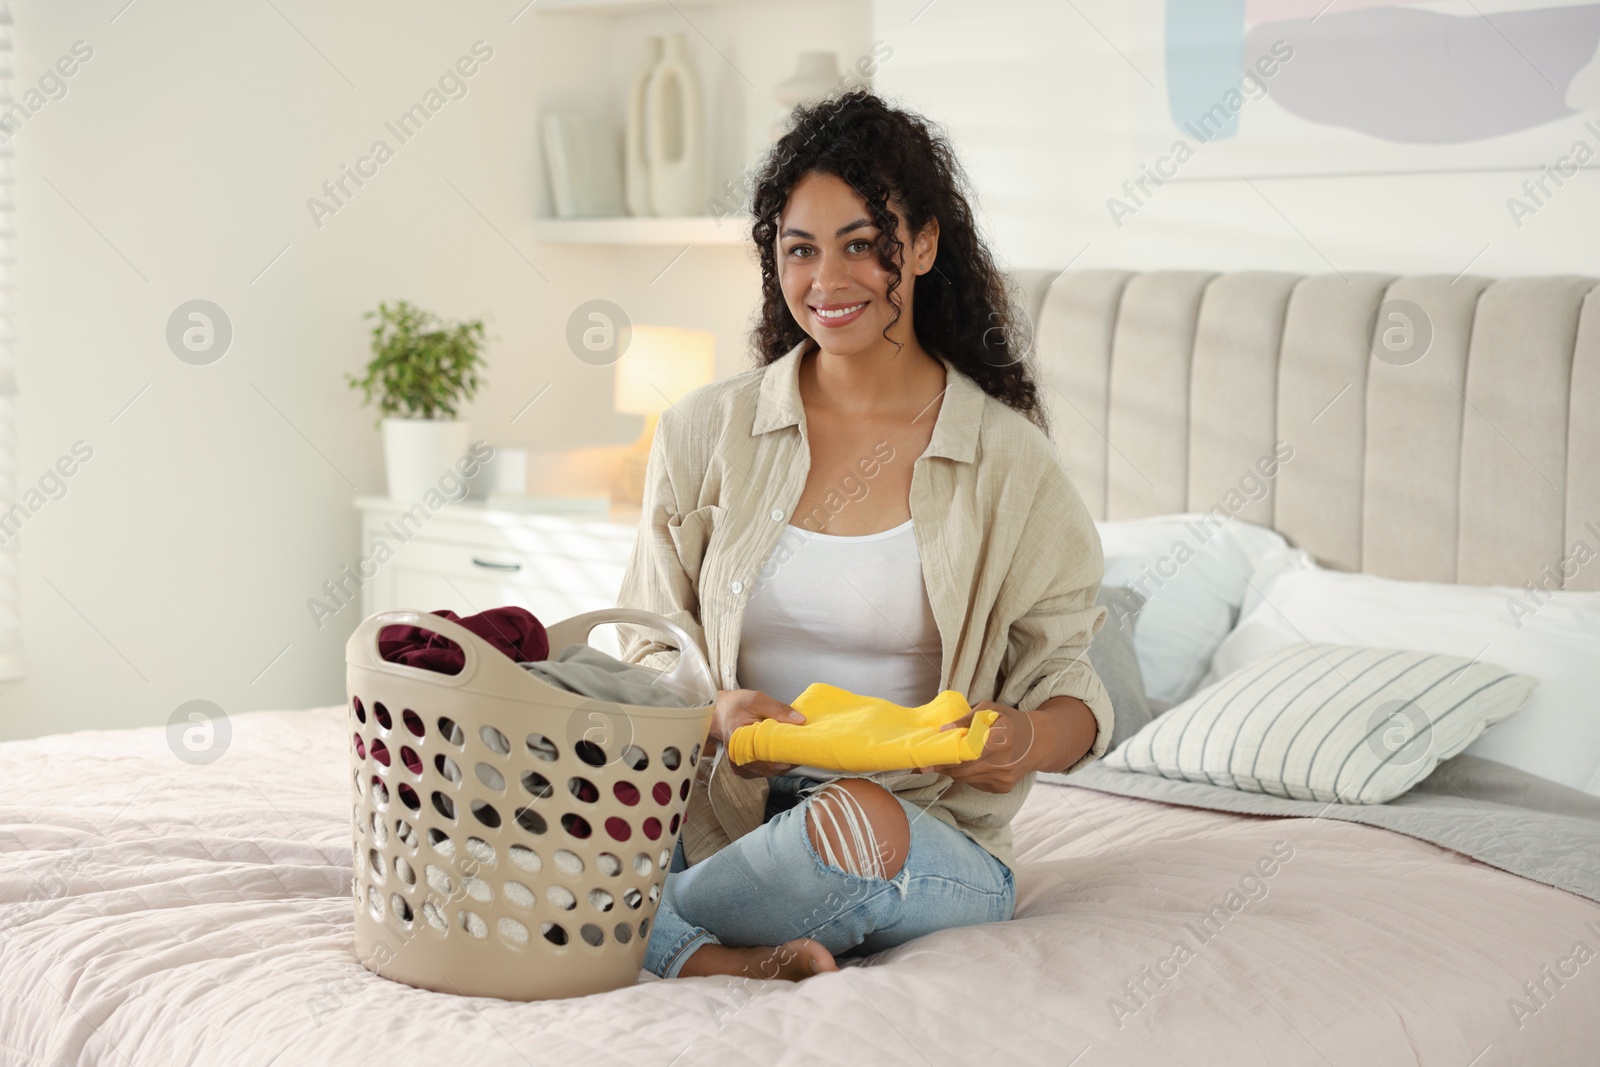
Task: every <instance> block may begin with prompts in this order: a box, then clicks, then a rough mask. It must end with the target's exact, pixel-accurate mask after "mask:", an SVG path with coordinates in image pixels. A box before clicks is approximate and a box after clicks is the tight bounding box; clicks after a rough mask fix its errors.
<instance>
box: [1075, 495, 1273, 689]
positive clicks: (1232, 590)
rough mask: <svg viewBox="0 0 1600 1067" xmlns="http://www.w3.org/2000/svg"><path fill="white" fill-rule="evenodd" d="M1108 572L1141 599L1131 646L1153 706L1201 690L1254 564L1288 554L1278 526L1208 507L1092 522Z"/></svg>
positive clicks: (1110, 581)
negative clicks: (1220, 515)
mask: <svg viewBox="0 0 1600 1067" xmlns="http://www.w3.org/2000/svg"><path fill="white" fill-rule="evenodd" d="M1095 528H1096V529H1098V530H1099V531H1100V547H1101V549H1102V551H1103V552H1104V554H1105V560H1106V573H1105V577H1104V578H1103V579H1101V584H1102V585H1126V586H1130V587H1132V588H1133V589H1135V590H1137V591H1138V592H1139V593H1141V594H1142V595H1143V596H1144V597H1145V606H1144V608H1143V609H1142V610H1141V611H1140V613H1139V625H1138V627H1137V628H1136V629H1135V630H1134V641H1133V643H1134V650H1135V651H1136V652H1137V653H1138V656H1139V670H1140V672H1141V673H1142V674H1143V675H1144V687H1145V694H1146V696H1148V697H1149V699H1150V702H1151V704H1152V706H1154V707H1169V706H1171V705H1173V704H1177V703H1178V702H1179V701H1182V700H1184V699H1186V698H1187V697H1188V696H1189V695H1190V694H1191V693H1193V692H1194V691H1195V690H1196V689H1198V688H1199V687H1200V679H1201V677H1202V676H1204V674H1205V673H1206V668H1207V667H1208V666H1210V664H1211V655H1212V653H1213V652H1215V651H1216V648H1217V645H1219V644H1220V643H1221V642H1222V639H1223V638H1224V637H1226V636H1227V635H1228V631H1229V630H1231V629H1233V625H1234V623H1235V622H1236V621H1237V620H1238V617H1239V609H1240V605H1241V604H1242V603H1243V600H1244V594H1245V589H1246V584H1245V583H1246V581H1247V580H1248V579H1249V577H1250V574H1251V572H1252V571H1253V570H1254V568H1255V567H1256V565H1257V564H1258V563H1261V562H1263V561H1264V560H1266V559H1268V558H1271V557H1273V556H1276V555H1279V554H1282V553H1285V552H1288V551H1290V548H1289V543H1288V542H1287V541H1285V540H1284V539H1283V537H1282V535H1280V534H1279V533H1278V532H1277V531H1275V530H1269V529H1267V528H1266V527H1265V526H1258V525H1256V524H1254V523H1249V522H1244V521H1242V520H1240V519H1228V520H1226V521H1224V520H1222V519H1219V518H1218V517H1217V516H1216V515H1214V514H1210V513H1206V512H1185V513H1183V514H1178V515H1158V516H1155V517H1153V518H1148V519H1133V520H1128V521H1119V522H1096V523H1095Z"/></svg>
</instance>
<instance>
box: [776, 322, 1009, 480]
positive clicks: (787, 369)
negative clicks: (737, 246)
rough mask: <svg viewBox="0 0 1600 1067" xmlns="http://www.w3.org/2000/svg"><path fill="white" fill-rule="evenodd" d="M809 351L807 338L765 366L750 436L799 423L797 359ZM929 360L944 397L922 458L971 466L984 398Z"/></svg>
mask: <svg viewBox="0 0 1600 1067" xmlns="http://www.w3.org/2000/svg"><path fill="white" fill-rule="evenodd" d="M814 345H815V342H814V341H813V340H812V339H811V338H809V337H807V338H805V339H803V340H801V342H800V343H799V344H797V345H795V346H794V347H793V348H791V349H790V350H789V351H788V352H787V353H785V354H784V355H782V356H779V357H778V358H777V359H775V360H773V361H772V362H771V363H769V364H768V365H767V369H766V373H765V374H763V375H762V377H761V392H760V395H759V397H758V398H757V400H756V417H755V422H754V423H753V424H752V426H751V430H750V432H751V433H752V434H763V433H767V432H768V431H770V430H777V429H781V428H782V427H785V426H798V425H800V423H801V422H802V421H803V420H804V418H805V406H804V405H803V404H802V403H801V402H800V359H801V357H802V356H803V355H804V354H805V353H806V352H807V351H809V350H810V349H811V348H812V347H813V346H814ZM933 356H934V358H935V359H937V360H938V361H939V362H940V363H943V364H944V368H945V392H944V401H943V402H942V403H941V404H940V405H939V416H938V418H937V419H936V420H935V421H934V424H933V436H932V438H931V439H930V440H929V442H928V449H927V451H926V452H924V453H923V455H925V456H944V457H946V458H948V459H953V460H957V461H959V462H961V463H971V462H972V461H973V460H974V459H975V458H976V457H977V453H978V427H979V424H980V423H981V421H982V415H983V404H984V401H985V399H987V397H988V394H987V393H985V392H984V391H983V387H982V386H980V385H979V384H978V383H977V382H975V381H973V380H972V379H971V378H969V377H968V376H967V375H965V374H963V373H962V372H961V371H959V370H957V369H956V367H955V366H954V365H953V364H952V363H951V362H950V361H949V360H947V359H945V358H944V357H943V356H941V355H939V354H938V353H933Z"/></svg>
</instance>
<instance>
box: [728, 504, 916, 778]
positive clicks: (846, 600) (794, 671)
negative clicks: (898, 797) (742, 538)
mask: <svg viewBox="0 0 1600 1067" xmlns="http://www.w3.org/2000/svg"><path fill="white" fill-rule="evenodd" d="M942 651H943V646H942V644H941V642H940V638H939V628H938V625H937V623H936V621H935V619H934V616H933V606H932V605H931V604H930V603H929V602H928V592H927V587H926V585H925V584H924V583H923V578H922V560H921V557H920V556H919V554H918V552H917V539H916V535H915V533H914V532H913V529H912V520H910V519H907V520H906V521H905V522H903V523H901V524H900V525H899V526H896V527H895V528H894V529H892V530H884V531H882V532H881V533H874V534H862V535H859V536H844V535H839V534H823V533H814V532H812V531H810V530H806V529H802V528H801V527H798V526H793V525H788V524H786V525H785V526H784V528H783V533H782V534H780V535H779V537H778V543H777V544H776V545H775V546H774V547H773V550H772V552H771V554H770V555H769V556H768V557H767V559H766V562H764V563H763V564H762V566H761V569H760V571H759V572H758V573H757V578H756V586H755V588H754V589H753V590H752V591H751V593H750V599H749V601H748V602H747V603H746V605H745V611H744V619H743V624H742V627H741V630H740V635H739V659H738V665H737V667H736V668H735V670H736V672H737V676H738V681H739V685H740V687H741V688H744V689H757V690H760V691H761V692H763V693H766V694H768V695H769V696H773V697H776V698H777V699H779V700H782V701H784V702H785V703H789V702H791V701H793V700H794V698H795V697H797V696H799V695H800V694H801V692H803V691H804V690H805V688H806V686H808V685H810V684H811V683H812V682H826V683H828V684H829V685H836V686H839V687H840V688H841V689H848V690H850V691H851V692H853V693H860V694H862V695H863V696H875V697H881V698H882V699H884V700H889V701H893V702H894V703H896V704H903V705H905V706H907V707H915V706H917V705H919V704H926V703H927V702H928V701H930V700H932V699H933V698H934V697H936V696H938V695H939V675H940V671H939V666H940V662H941V659H942ZM791 773H794V774H803V775H805V776H807V777H812V778H832V777H835V776H836V774H837V772H832V771H823V770H818V769H816V768H811V767H798V768H796V769H795V771H793V772H791Z"/></svg>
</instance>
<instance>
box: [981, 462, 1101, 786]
mask: <svg viewBox="0 0 1600 1067" xmlns="http://www.w3.org/2000/svg"><path fill="white" fill-rule="evenodd" d="M1104 575H1105V557H1104V554H1103V551H1102V549H1101V546H1100V535H1099V532H1098V531H1097V530H1096V529H1095V526H1094V520H1093V518H1092V517H1091V516H1090V515H1089V510H1088V508H1087V507H1085V506H1084V503H1083V501H1082V499H1081V498H1080V497H1079V496H1078V492H1077V490H1076V489H1075V488H1074V487H1073V486H1072V483H1071V482H1070V481H1069V480H1068V479H1067V476H1066V472H1065V471H1062V470H1060V469H1059V468H1056V469H1054V470H1053V471H1052V472H1051V475H1050V476H1049V477H1047V478H1046V479H1045V483H1044V485H1042V486H1041V488H1040V491H1039V493H1038V495H1037V496H1036V497H1035V502H1034V506H1033V508H1032V510H1031V511H1030V513H1029V516H1028V521H1027V525H1026V527H1025V528H1024V530H1023V532H1022V536H1021V539H1020V541H1019V543H1018V545H1017V552H1016V557H1015V559H1014V562H1013V565H1012V569H1011V572H1010V574H1008V576H1007V584H1008V585H1013V583H1014V588H1015V590H1016V594H1015V595H1016V598H1017V599H1016V602H1017V603H1024V604H1027V605H1028V606H1027V607H1026V608H1025V610H1023V611H1022V612H1021V614H1019V615H1018V616H1017V618H1016V619H1015V621H1013V622H1012V624H1011V629H1010V635H1009V638H1008V641H1007V645H1006V653H1005V657H1004V668H1003V674H1004V678H1005V682H1004V684H1003V686H1002V687H1001V690H1000V696H999V697H998V698H997V702H998V703H1001V704H1005V705H1007V706H1009V707H1014V708H1016V709H1017V710H1019V711H1025V712H1026V711H1033V710H1035V709H1036V708H1038V707H1039V705H1041V704H1043V703H1044V702H1045V701H1047V700H1049V699H1050V698H1051V697H1057V696H1069V697H1077V698H1078V699H1079V700H1081V701H1083V702H1084V703H1085V704H1087V705H1088V707H1089V711H1090V712H1091V713H1093V715H1094V719H1095V725H1096V731H1095V738H1094V744H1093V745H1092V746H1090V748H1089V751H1088V752H1087V753H1085V754H1084V756H1083V758H1081V759H1079V760H1078V761H1077V762H1076V763H1074V764H1073V765H1072V766H1071V767H1068V768H1067V770H1066V772H1065V773H1067V774H1071V773H1072V772H1073V771H1076V770H1078V769H1079V768H1080V767H1083V766H1084V765H1085V764H1087V763H1089V762H1091V761H1092V760H1096V759H1099V758H1100V757H1101V756H1103V755H1105V753H1106V749H1107V748H1109V747H1110V745H1111V732H1112V727H1113V725H1114V722H1115V718H1114V716H1115V712H1114V709H1113V708H1112V706H1111V695H1110V694H1109V693H1108V692H1107V691H1106V687H1105V685H1104V684H1103V683H1102V682H1101V681H1100V678H1099V676H1098V675H1096V674H1095V672H1094V668H1093V667H1092V666H1090V664H1089V643H1090V641H1092V640H1093V639H1094V635H1095V634H1096V633H1098V632H1099V630H1100V627H1101V626H1103V625H1104V624H1105V620H1106V616H1107V615H1108V614H1109V612H1108V609H1107V608H1106V607H1105V605H1103V604H1096V603H1095V597H1096V596H1097V595H1098V594H1099V592H1100V580H1101V578H1102V577H1104ZM1030 592H1031V595H1029V594H1030Z"/></svg>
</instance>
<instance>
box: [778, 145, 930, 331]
mask: <svg viewBox="0 0 1600 1067" xmlns="http://www.w3.org/2000/svg"><path fill="white" fill-rule="evenodd" d="M889 206H890V209H891V210H893V211H894V213H895V214H896V215H900V214H901V209H900V205H898V204H896V203H894V201H893V200H892V199H891V201H890V204H889ZM878 230H879V227H878V225H877V223H875V222H874V221H872V213H871V211H870V209H869V208H868V207H867V205H866V202H865V201H863V200H862V199H861V197H860V196H858V195H857V194H856V191H855V190H854V189H852V188H851V187H850V185H849V183H847V182H845V181H844V180H843V179H841V178H839V177H838V176H836V175H833V174H824V173H821V172H819V171H812V172H811V173H809V174H807V175H805V176H804V177H803V178H801V179H800V180H799V181H798V182H796V183H795V186H794V188H793V189H791V190H790V191H789V199H788V202H787V203H786V204H785V205H784V208H783V211H782V212H780V213H779V215H778V238H777V241H778V248H777V258H778V284H779V286H780V287H781V288H782V289H783V299H784V302H785V303H787V304H788V305H789V313H790V314H791V315H793V316H794V318H795V321H796V322H798V323H799V324H800V327H801V328H802V329H803V330H805V331H806V333H808V334H810V335H811V337H812V338H813V339H814V340H815V341H816V342H817V344H818V345H820V346H821V347H822V348H823V349H824V350H825V351H828V352H836V353H849V352H860V351H863V350H868V349H871V348H873V347H875V346H880V345H884V346H886V345H888V342H887V341H885V340H884V328H885V327H886V326H888V325H889V322H890V321H891V320H892V319H893V318H894V314H895V312H894V308H893V307H891V306H890V305H889V298H888V295H887V294H888V289H889V281H890V278H891V275H890V274H889V272H888V271H886V270H884V269H883V268H882V267H881V266H879V265H878V255H877V252H876V250H875V249H874V247H873V241H874V239H875V238H876V237H877V235H878ZM898 236H899V238H900V241H901V243H902V245H903V247H902V249H901V253H900V254H901V264H900V270H901V278H900V286H899V288H898V289H897V290H896V291H895V297H896V299H898V300H899V301H900V303H901V305H902V306H901V312H900V321H899V322H897V323H895V325H894V328H893V329H891V330H889V334H888V336H889V337H891V338H893V339H894V340H896V341H899V342H900V343H902V344H906V343H910V342H911V340H912V331H911V321H912V317H911V309H912V291H913V289H914V288H915V285H914V283H915V280H916V278H917V277H919V276H920V274H921V272H922V271H924V270H927V269H928V267H929V266H931V265H932V264H933V260H934V256H935V254H936V252H937V250H938V224H937V221H934V222H930V223H929V224H928V226H927V228H926V231H925V233H924V234H923V236H922V237H920V238H918V240H917V241H916V243H915V244H912V243H911V239H910V237H909V236H908V235H907V231H906V226H905V221H904V218H902V219H901V221H900V229H899V234H898Z"/></svg>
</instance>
